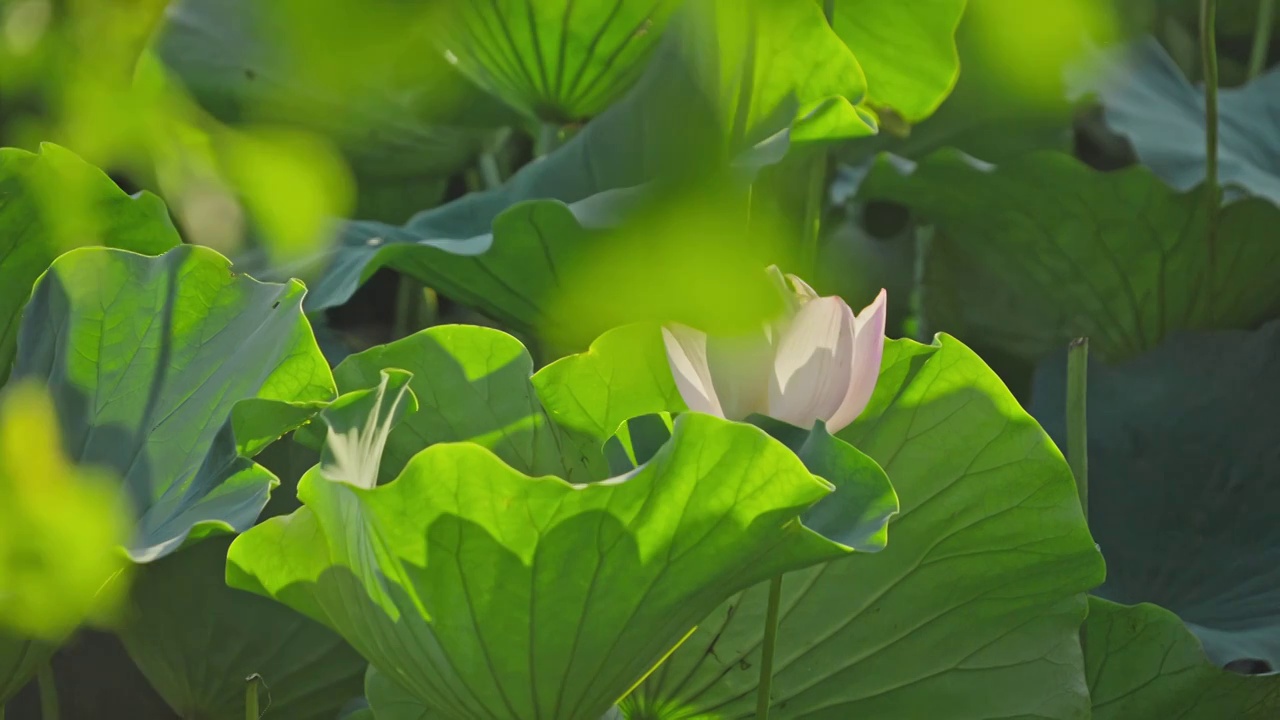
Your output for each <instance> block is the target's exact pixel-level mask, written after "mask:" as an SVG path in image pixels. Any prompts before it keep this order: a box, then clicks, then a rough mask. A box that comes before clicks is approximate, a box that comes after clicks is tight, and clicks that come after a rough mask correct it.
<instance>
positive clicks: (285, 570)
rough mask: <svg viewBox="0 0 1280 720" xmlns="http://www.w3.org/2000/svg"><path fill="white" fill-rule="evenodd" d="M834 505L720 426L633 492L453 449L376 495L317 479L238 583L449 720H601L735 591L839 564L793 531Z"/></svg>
mask: <svg viewBox="0 0 1280 720" xmlns="http://www.w3.org/2000/svg"><path fill="white" fill-rule="evenodd" d="M334 432H336V433H337V434H339V435H347V434H348V433H350V432H355V433H357V434H358V430H357V429H356V428H347V427H338V428H334ZM708 457H715V458H716V459H717V461H716V462H714V463H710V462H706V461H705V458H708ZM375 472H376V470H375ZM828 491H829V486H828V485H827V484H826V483H824V482H822V481H821V480H819V479H817V478H815V477H813V476H812V475H810V474H809V473H808V472H807V471H806V470H805V469H804V467H803V466H802V465H801V464H800V462H799V461H798V460H797V459H796V458H795V456H794V455H792V454H791V453H790V452H789V451H787V450H786V449H785V448H784V447H782V446H781V445H779V444H778V443H776V442H774V441H773V440H771V439H769V438H768V437H767V436H766V435H765V434H764V433H762V432H760V431H759V430H758V429H755V428H752V427H749V426H746V425H742V424H736V423H728V422H725V421H723V420H719V419H717V418H712V417H710V416H706V415H693V414H690V415H688V416H686V417H684V418H682V419H681V420H679V421H678V422H677V423H676V428H675V434H674V436H673V438H672V440H671V442H669V443H668V444H666V445H665V446H664V447H663V449H662V450H661V451H660V452H659V454H658V455H657V457H655V458H654V459H653V460H652V461H651V462H650V463H648V464H647V465H645V466H644V467H642V468H640V469H638V470H637V471H636V472H634V473H633V474H630V475H628V476H627V479H626V482H608V483H599V484H590V485H581V486H574V485H569V484H567V483H565V482H563V481H561V480H559V479H557V478H553V477H539V478H531V477H528V476H526V475H523V474H522V473H520V472H518V471H516V470H515V469H513V468H511V467H509V466H507V465H505V464H504V463H502V462H501V461H500V460H499V459H498V458H497V457H496V456H494V455H493V454H492V453H491V452H489V451H488V450H486V449H484V448H481V447H478V446H476V445H474V444H471V443H445V444H439V445H433V446H431V447H429V448H428V449H427V450H425V451H423V452H421V453H419V454H418V455H416V456H414V458H413V459H412V460H411V461H410V462H409V464H408V465H407V466H406V467H405V469H404V471H403V472H402V473H401V475H400V477H398V478H397V479H396V480H394V481H393V482H391V483H388V484H386V485H382V486H379V487H377V488H375V489H372V490H363V489H360V488H356V487H354V486H352V485H349V484H347V483H343V482H334V481H332V480H329V479H328V478H326V477H325V476H324V475H323V474H322V470H321V469H319V468H318V469H316V470H313V471H311V472H309V473H308V474H307V475H306V476H305V477H304V478H303V480H302V482H301V484H300V485H299V497H300V498H301V499H302V501H303V503H304V504H305V507H304V508H303V509H301V510H299V511H297V512H295V513H294V514H293V515H291V516H289V517H287V518H277V519H272V520H269V521H267V522H266V523H264V524H263V525H260V526H258V527H257V528H254V529H253V530H250V531H249V532H248V533H245V534H244V535H242V536H240V537H239V538H238V539H237V540H236V542H235V543H233V545H232V548H231V551H230V553H229V556H228V567H227V578H228V582H229V583H230V584H231V585H232V586H234V587H242V588H245V589H251V590H254V591H256V592H260V593H263V594H268V595H270V596H272V597H276V598H277V599H279V600H281V601H282V602H285V603H287V604H289V605H291V606H293V607H295V608H296V609H298V610H300V611H303V612H305V613H307V614H309V615H311V616H312V617H315V618H316V619H318V620H320V621H322V622H324V623H326V624H328V625H330V626H331V627H334V628H335V629H337V630H338V631H339V632H340V633H341V634H343V635H344V637H346V638H347V639H348V640H349V641H351V642H352V644H353V645H355V646H356V647H357V649H359V650H360V652H361V653H362V654H363V655H365V657H366V658H368V659H369V660H370V661H371V662H373V663H374V664H375V665H377V666H378V667H380V668H386V669H387V670H386V671H387V672H391V673H394V675H392V676H391V677H390V679H391V680H392V681H393V682H395V683H396V684H399V685H401V686H402V687H404V688H405V689H406V690H409V691H410V692H411V693H412V694H413V695H414V696H415V697H416V698H417V699H418V700H420V701H422V702H424V703H425V704H427V705H428V706H429V707H431V708H432V709H434V710H436V711H438V712H442V713H447V714H448V715H449V716H451V717H473V716H480V715H484V716H493V715H501V716H503V717H522V718H523V717H528V718H532V717H542V716H546V717H556V718H564V719H565V720H577V719H581V720H597V718H599V717H600V715H601V714H603V713H604V712H606V711H607V710H608V709H609V708H610V707H611V706H612V705H613V703H614V702H615V701H616V700H617V699H618V698H619V697H621V696H622V695H624V694H625V693H626V692H627V690H628V689H629V688H630V687H632V686H633V685H634V684H635V683H636V682H638V681H639V680H640V679H641V678H642V677H644V675H645V673H647V672H648V671H649V670H650V669H651V668H652V667H653V666H654V665H655V664H656V663H657V662H658V661H660V660H661V659H662V657H663V656H664V655H665V654H666V653H667V652H669V651H670V649H671V648H672V647H674V646H675V645H677V644H678V643H679V642H680V641H681V639H682V638H683V637H685V635H686V634H687V633H688V632H689V630H690V628H692V627H693V624H694V623H695V622H697V619H698V618H699V617H701V616H702V615H704V614H705V613H706V612H707V611H708V610H709V609H710V608H712V607H714V606H715V604H716V603H717V602H719V600H720V599H721V598H723V597H724V596H725V593H726V592H732V591H733V590H734V589H735V588H742V587H744V586H747V585H750V584H753V583H755V582H758V581H760V580H763V579H765V578H767V577H771V576H772V575H774V574H776V573H778V572H781V571H784V570H788V569H794V568H797V567H803V566H805V565H808V564H811V563H814V562H818V561H821V560H824V559H829V558H831V557H834V556H837V555H839V554H841V553H842V550H841V548H839V546H836V545H834V544H831V543H828V542H827V541H825V540H823V539H822V538H821V537H820V536H818V535H816V534H814V533H811V532H810V531H808V530H806V529H804V528H803V527H802V526H801V525H800V524H799V523H798V522H797V521H796V520H795V516H796V514H797V513H798V512H800V511H801V510H802V509H803V508H805V507H807V506H808V505H810V504H812V503H814V502H816V501H817V500H819V499H820V498H821V497H823V496H824V495H825V494H826V493H827V492H828ZM424 537H425V538H426V542H425V543H423V542H422V539H423V538H424ZM268 548H270V549H268ZM587 628H589V629H590V630H589V631H588V630H587Z"/></svg>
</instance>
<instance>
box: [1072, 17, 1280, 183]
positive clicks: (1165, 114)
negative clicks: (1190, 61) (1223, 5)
mask: <svg viewBox="0 0 1280 720" xmlns="http://www.w3.org/2000/svg"><path fill="white" fill-rule="evenodd" d="M1240 4H1241V5H1248V4H1249V3H1240ZM1075 75H1076V77H1075V78H1074V79H1073V81H1072V88H1071V90H1072V93H1073V94H1076V95H1084V94H1090V95H1096V97H1097V99H1098V100H1099V101H1100V102H1101V103H1102V107H1103V112H1104V115H1105V117H1106V121H1107V124H1108V125H1109V126H1111V128H1112V129H1114V130H1115V131H1116V132H1118V133H1120V134H1121V135H1124V136H1125V137H1126V138H1128V140H1129V142H1131V143H1132V144H1133V147H1134V150H1136V151H1137V153H1138V158H1139V159H1140V160H1141V161H1142V163H1143V164H1145V165H1147V166H1149V167H1150V168H1151V169H1152V171H1154V172H1155V174H1156V175H1158V176H1159V177H1160V179H1162V180H1164V181H1165V182H1166V183H1169V184H1170V185H1172V186H1173V187H1175V188H1177V189H1179V190H1190V189H1192V188H1194V187H1196V186H1197V185H1199V184H1200V183H1202V182H1204V177H1205V167H1206V165H1205V140H1204V137H1205V128H1204V123H1205V110H1204V89H1203V87H1201V86H1199V85H1195V86H1193V85H1192V84H1191V83H1190V82H1188V81H1187V78H1186V76H1185V75H1183V73H1182V71H1181V70H1180V69H1179V68H1178V66H1177V65H1175V64H1174V62H1173V60H1171V59H1170V58H1169V55H1168V54H1167V53H1166V52H1165V51H1164V49H1163V48H1161V47H1160V44H1159V43H1158V42H1156V40H1155V39H1154V38H1149V37H1148V38H1144V39H1142V40H1138V41H1136V42H1134V43H1132V44H1130V45H1125V46H1121V47H1119V48H1113V49H1109V50H1105V51H1103V50H1096V51H1094V53H1093V54H1092V55H1091V56H1090V57H1088V58H1087V59H1086V60H1084V61H1082V62H1081V63H1080V67H1079V68H1077V69H1076V71H1075ZM1218 107H1219V110H1218V112H1219V116H1220V118H1221V124H1220V126H1219V130H1218V143H1219V149H1218V179H1219V182H1221V183H1222V184H1224V185H1228V186H1237V187H1236V188H1234V189H1229V190H1228V191H1229V192H1231V191H1232V190H1235V191H1236V192H1239V191H1243V192H1244V193H1245V194H1248V195H1257V196H1260V197H1264V198H1267V199H1268V200H1270V201H1271V202H1273V203H1280V125H1277V123H1275V122H1271V121H1269V119H1271V118H1275V117H1276V116H1277V115H1280V69H1273V70H1271V71H1270V72H1268V73H1266V74H1264V75H1261V76H1259V77H1258V78H1257V79H1255V80H1253V81H1252V82H1250V83H1249V84H1247V85H1244V86H1243V87H1238V88H1223V89H1222V90H1221V91H1220V92H1219V97H1218Z"/></svg>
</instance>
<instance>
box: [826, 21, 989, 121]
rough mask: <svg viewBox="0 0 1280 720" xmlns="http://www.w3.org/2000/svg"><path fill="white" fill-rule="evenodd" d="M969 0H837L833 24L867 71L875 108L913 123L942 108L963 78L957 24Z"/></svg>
mask: <svg viewBox="0 0 1280 720" xmlns="http://www.w3.org/2000/svg"><path fill="white" fill-rule="evenodd" d="M965 2H966V0H916V2H883V1H882V0H836V2H835V16H834V17H833V18H832V27H833V28H834V29H835V31H836V33H837V34H838V35H839V36H840V39H841V40H844V42H845V44H846V45H848V46H849V49H850V50H852V51H853V53H854V54H855V55H857V57H858V62H859V63H861V64H862V69H863V70H865V71H866V74H867V78H868V83H867V96H868V100H869V102H870V104H871V105H872V107H876V108H884V107H887V108H892V109H893V110H894V111H896V112H897V113H898V114H899V115H901V116H902V118H903V119H905V120H907V121H908V122H913V123H914V122H919V121H921V120H923V119H925V118H926V117H928V116H929V115H931V114H932V113H933V111H934V110H937V109H938V106H939V105H940V104H942V101H943V100H944V99H945V98H946V97H947V94H948V93H950V92H951V88H952V87H954V86H955V83H956V78H958V77H959V76H960V56H959V55H958V54H957V52H956V42H955V35H956V28H957V27H959V25H960V17H961V16H962V15H964V7H965Z"/></svg>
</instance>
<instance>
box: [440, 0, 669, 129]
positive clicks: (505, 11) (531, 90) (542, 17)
mask: <svg viewBox="0 0 1280 720" xmlns="http://www.w3.org/2000/svg"><path fill="white" fill-rule="evenodd" d="M680 3H681V0H536V1H535V0H489V1H486V2H465V3H445V4H444V6H443V7H442V8H441V11H440V17H439V19H438V21H437V27H436V29H435V30H434V33H433V34H434V36H435V39H436V42H437V43H438V45H439V46H440V48H441V50H443V51H444V52H445V53H446V54H447V55H448V56H449V58H450V60H451V61H453V62H454V63H456V65H457V67H458V69H459V70H461V71H462V72H463V73H465V74H466V75H467V76H468V77H470V78H471V79H472V80H474V81H475V82H476V83H477V84H478V85H480V86H481V87H483V88H485V89H487V90H488V91H489V92H491V93H493V94H494V95H495V96H497V97H499V98H502V99H503V100H504V101H506V102H507V103H508V104H510V105H511V106H512V107H515V108H517V109H519V110H521V111H522V112H524V113H525V114H527V115H529V116H531V117H534V118H537V119H540V120H542V121H544V122H560V123H564V122H573V121H579V120H584V119H586V118H589V117H592V116H594V115H597V114H599V113H600V112H601V111H603V110H604V109H605V108H607V107H608V106H609V104H610V103H611V102H613V101H614V100H616V99H617V97H618V96H619V95H620V94H622V93H623V92H624V91H626V89H627V88H628V87H629V86H630V85H631V84H632V83H633V82H635V80H636V78H637V77H639V76H640V74H641V72H642V71H643V70H644V66H645V61H646V60H648V58H649V55H650V53H651V52H652V49H653V47H654V45H655V43H656V41H657V40H658V38H659V37H661V33H662V30H663V28H664V27H665V26H666V24H667V20H668V19H669V18H670V16H671V14H672V12H673V11H674V10H675V9H676V8H677V7H679V5H680Z"/></svg>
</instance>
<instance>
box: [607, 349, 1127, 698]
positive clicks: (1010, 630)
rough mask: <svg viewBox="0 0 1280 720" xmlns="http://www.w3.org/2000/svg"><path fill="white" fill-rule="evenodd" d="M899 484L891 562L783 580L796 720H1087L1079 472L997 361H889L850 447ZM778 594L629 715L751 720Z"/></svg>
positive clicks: (713, 620)
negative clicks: (1005, 380) (1075, 475)
mask: <svg viewBox="0 0 1280 720" xmlns="http://www.w3.org/2000/svg"><path fill="white" fill-rule="evenodd" d="M840 435H841V437H842V438H843V439H845V440H847V441H848V442H849V443H850V444H852V445H853V446H854V447H856V448H858V449H859V450H861V451H862V452H864V453H866V454H867V455H869V456H870V457H871V458H872V459H874V460H876V461H877V462H878V463H879V464H880V465H882V466H883V467H884V470H885V472H887V473H888V475H889V477H890V478H892V480H893V486H894V489H896V490H897V493H898V496H899V498H900V499H901V503H902V510H901V513H900V514H899V515H897V516H896V517H895V518H893V520H892V521H891V522H890V524H889V544H888V547H886V548H885V549H884V550H883V551H881V552H879V553H875V554H861V553H859V554H855V555H852V556H850V557H847V558H843V559H839V560H835V561H833V562H830V563H826V564H823V565H820V566H816V567H813V568H809V569H806V570H802V571H799V572H793V573H789V574H788V575H786V576H785V577H784V578H783V595H782V606H781V608H782V613H781V624H780V626H779V632H778V647H777V653H776V656H775V665H774V672H775V676H774V680H773V711H772V713H771V716H776V717H779V718H797V717H804V718H832V719H833V720H834V719H837V718H839V719H843V718H850V717H874V718H925V717H946V718H958V719H963V718H975V719H976V718H984V719H985V718H992V717H1042V718H1080V717H1085V716H1086V715H1087V712H1088V707H1089V699H1088V694H1087V691H1086V687H1085V678H1084V672H1083V660H1082V658H1081V654H1080V645H1079V642H1078V638H1077V634H1078V631H1079V626H1080V624H1081V622H1083V620H1084V616H1085V598H1084V595H1083V594H1082V593H1083V592H1084V591H1085V590H1086V589H1088V588H1090V587H1093V586H1094V585H1096V584H1098V583H1099V582H1101V580H1102V576H1103V567H1102V561H1101V558H1100V556H1099V554H1098V552H1097V550H1096V549H1095V548H1094V545H1093V540H1092V539H1091V538H1090V536H1089V531H1088V529H1087V528H1086V526H1085V523H1084V520H1083V517H1082V514H1081V512H1080V505H1079V502H1078V501H1077V499H1076V491H1075V485H1074V483H1073V481H1072V478H1071V473H1070V470H1069V469H1068V467H1067V465H1066V463H1065V462H1064V460H1063V458H1062V455H1061V454H1060V453H1059V452H1058V450H1057V449H1056V448H1055V447H1054V445H1053V443H1052V442H1050V440H1049V438H1048V436H1046V435H1045V433H1044V431H1043V430H1041V429H1040V427H1039V426H1037V425H1036V424H1035V422H1034V421H1033V420H1032V419H1031V418H1030V417H1029V416H1028V415H1027V414H1026V413H1025V412H1024V411H1023V410H1022V409H1021V408H1020V407H1019V406H1018V404H1017V402H1016V401H1015V400H1014V398H1013V397H1012V396H1011V395H1010V394H1009V392H1008V390H1007V389H1005V387H1004V386H1003V385H1002V384H1001V383H1000V380H999V379H998V378H997V377H996V376H995V374H994V373H993V372H991V370H990V369H989V368H987V367H986V366H985V365H984V364H983V363H982V361H981V360H980V359H979V358H978V357H977V356H976V355H974V354H973V353H972V352H971V351H970V350H968V349H967V348H966V347H964V346H963V345H962V344H960V343H959V342H957V341H956V340H954V339H952V338H950V337H948V336H946V335H939V336H938V339H937V341H936V342H935V343H934V344H933V345H930V346H924V345H919V344H917V343H914V342H911V341H907V340H898V341H891V342H889V343H887V344H886V346H885V355H884V361H883V365H882V369H881V373H880V379H879V383H878V385H877V387H876V391H875V395H874V396H873V398H872V400H871V403H870V405H869V406H868V408H867V410H866V411H865V412H864V413H863V415H862V416H861V417H860V418H859V419H858V420H857V421H856V422H855V423H854V424H853V425H851V426H850V427H849V428H846V429H845V430H844V431H842V432H841V433H840ZM767 594H768V593H767V588H766V587H765V586H763V585H758V586H756V587H754V588H751V589H750V590H748V591H747V592H745V593H742V594H740V595H738V596H736V597H734V598H731V599H729V600H728V601H727V602H725V603H724V604H722V605H721V606H720V607H719V608H718V609H716V611H715V612H714V613H712V614H711V615H710V616H709V617H707V618H706V619H705V620H704V621H703V622H702V623H701V624H700V625H699V627H698V630H697V631H696V632H695V633H694V635H693V636H692V637H691V638H690V639H689V640H688V641H686V642H685V643H684V644H683V645H682V646H681V647H680V648H679V649H678V650H677V651H676V652H675V653H674V654H673V655H672V656H671V658H669V659H668V660H667V661H666V662H665V663H663V664H662V665H661V666H660V667H659V668H658V669H657V670H656V671H655V672H654V673H653V674H652V675H651V676H650V677H649V678H648V679H647V680H646V681H645V683H644V684H643V685H642V686H641V687H640V688H639V689H638V690H637V691H636V692H635V693H633V694H632V695H631V696H630V697H629V698H628V699H627V700H626V701H625V702H624V709H625V710H627V711H628V713H629V715H628V716H629V717H632V718H663V719H664V720H665V719H667V718H695V717H696V718H751V717H754V712H755V688H756V684H757V680H758V675H759V662H760V643H761V637H762V628H763V626H764V613H765V605H766V598H767Z"/></svg>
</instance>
